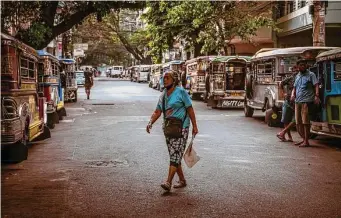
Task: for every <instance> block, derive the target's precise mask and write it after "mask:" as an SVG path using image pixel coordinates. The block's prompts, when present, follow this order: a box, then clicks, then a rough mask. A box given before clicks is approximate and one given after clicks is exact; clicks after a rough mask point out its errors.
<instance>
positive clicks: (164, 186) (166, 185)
mask: <svg viewBox="0 0 341 218" xmlns="http://www.w3.org/2000/svg"><path fill="white" fill-rule="evenodd" d="M161 187H162V188H163V189H164V190H166V191H170V190H171V187H172V184H170V183H169V182H164V183H162V184H161Z"/></svg>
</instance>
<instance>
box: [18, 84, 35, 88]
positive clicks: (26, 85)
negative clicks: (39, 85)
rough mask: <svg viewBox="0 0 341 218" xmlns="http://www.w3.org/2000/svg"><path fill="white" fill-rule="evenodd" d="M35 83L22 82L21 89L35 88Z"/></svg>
mask: <svg viewBox="0 0 341 218" xmlns="http://www.w3.org/2000/svg"><path fill="white" fill-rule="evenodd" d="M35 88H36V85H35V84H21V89H35Z"/></svg>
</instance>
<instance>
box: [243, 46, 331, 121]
mask: <svg viewBox="0 0 341 218" xmlns="http://www.w3.org/2000/svg"><path fill="white" fill-rule="evenodd" d="M331 49H334V48H332V47H292V48H282V49H261V50H260V51H258V52H257V53H256V54H255V55H254V56H253V57H252V58H251V72H250V73H249V74H247V76H246V87H245V90H246V98H245V102H244V103H245V106H244V113H245V116H246V117H252V115H253V112H254V110H255V109H256V110H262V111H263V112H266V113H265V122H266V123H267V124H268V126H277V125H279V123H280V117H281V110H282V105H283V102H284V94H283V90H282V89H281V88H280V86H279V83H280V82H281V81H282V80H283V79H284V77H285V76H286V75H290V74H292V73H293V72H292V68H293V66H294V65H296V61H297V60H298V59H305V60H307V61H308V65H309V66H313V65H314V63H315V58H316V56H317V55H318V53H320V52H323V51H328V50H331Z"/></svg>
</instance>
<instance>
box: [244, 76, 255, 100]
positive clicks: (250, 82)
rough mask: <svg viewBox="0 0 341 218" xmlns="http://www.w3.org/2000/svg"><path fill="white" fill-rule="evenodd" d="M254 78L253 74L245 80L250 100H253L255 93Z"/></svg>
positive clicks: (247, 95)
mask: <svg viewBox="0 0 341 218" xmlns="http://www.w3.org/2000/svg"><path fill="white" fill-rule="evenodd" d="M252 86H253V77H252V75H251V74H247V75H246V79H245V92H246V97H247V98H248V99H252V94H253V93H252V92H253V87H252Z"/></svg>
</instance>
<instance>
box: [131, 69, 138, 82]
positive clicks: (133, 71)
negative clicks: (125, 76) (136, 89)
mask: <svg viewBox="0 0 341 218" xmlns="http://www.w3.org/2000/svg"><path fill="white" fill-rule="evenodd" d="M130 71H131V72H130V74H131V79H130V81H132V82H137V72H138V69H137V66H132V67H131V69H130Z"/></svg>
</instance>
